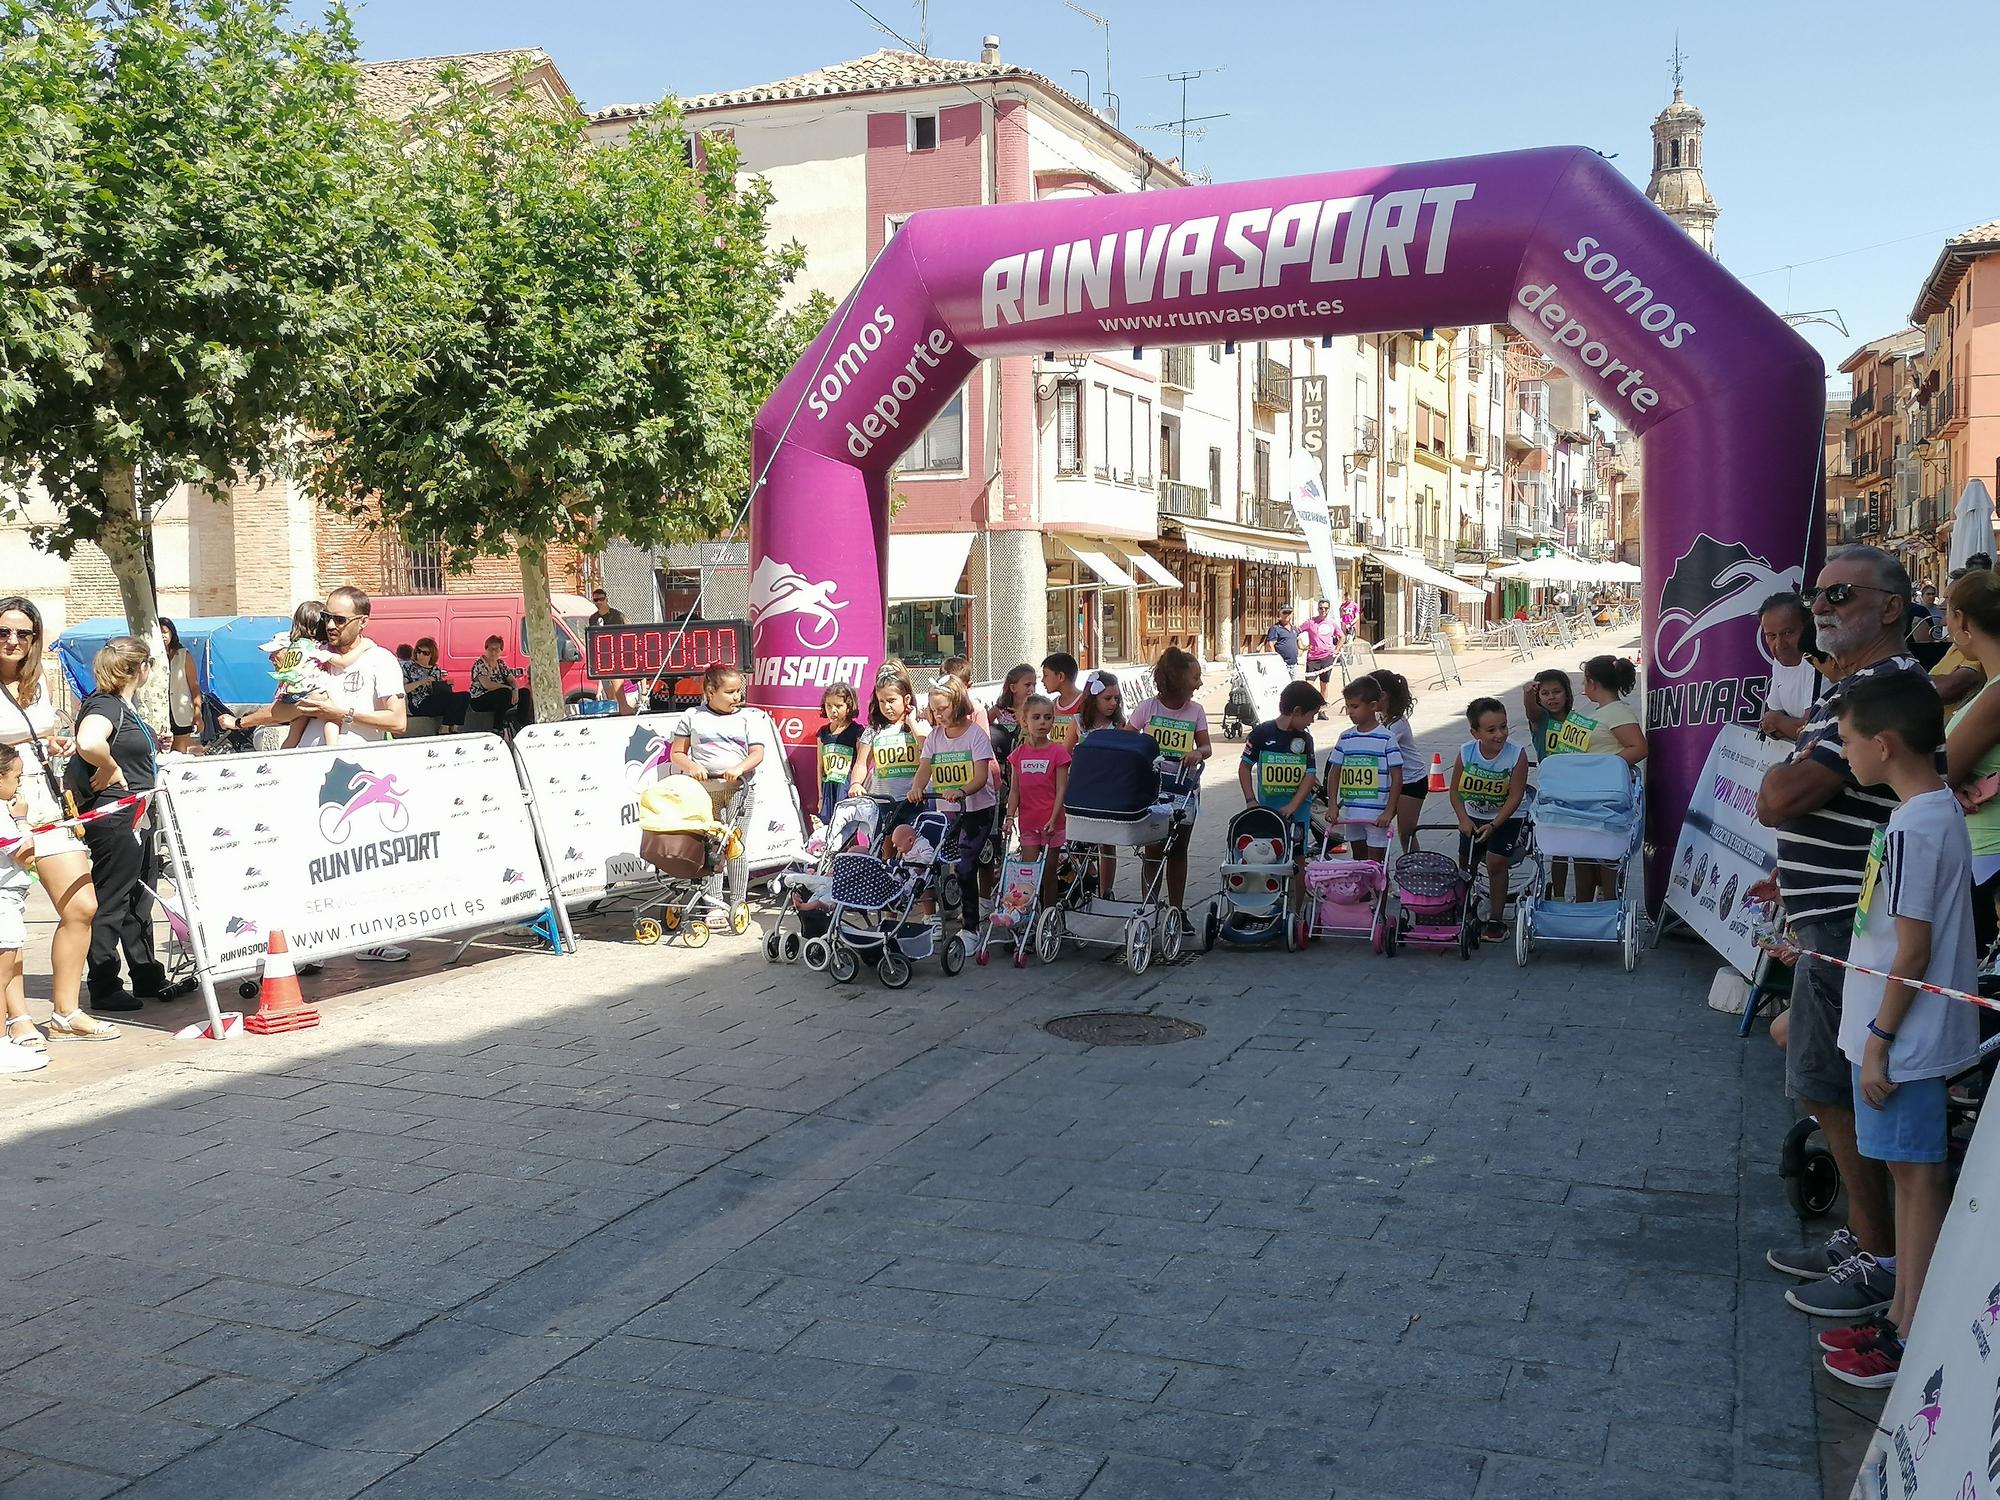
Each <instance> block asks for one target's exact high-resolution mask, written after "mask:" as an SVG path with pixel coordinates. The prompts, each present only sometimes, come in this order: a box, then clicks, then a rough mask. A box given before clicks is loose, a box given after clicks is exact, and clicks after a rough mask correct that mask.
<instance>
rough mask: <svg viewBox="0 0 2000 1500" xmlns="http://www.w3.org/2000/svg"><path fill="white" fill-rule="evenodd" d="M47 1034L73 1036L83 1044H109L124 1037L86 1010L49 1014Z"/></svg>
mask: <svg viewBox="0 0 2000 1500" xmlns="http://www.w3.org/2000/svg"><path fill="white" fill-rule="evenodd" d="M49 1034H50V1035H51V1036H73V1037H76V1038H77V1039H78V1040H79V1041H85V1042H109V1041H114V1040H116V1039H117V1038H118V1037H121V1036H123V1035H124V1033H123V1032H121V1031H120V1030H119V1029H118V1028H117V1027H116V1026H113V1025H112V1024H111V1023H110V1022H109V1021H100V1020H98V1019H97V1017H95V1016H93V1015H91V1014H90V1013H89V1012H88V1011H86V1010H81V1009H79V1010H72V1011H68V1012H64V1011H60V1010H58V1011H51V1012H50V1013H49Z"/></svg>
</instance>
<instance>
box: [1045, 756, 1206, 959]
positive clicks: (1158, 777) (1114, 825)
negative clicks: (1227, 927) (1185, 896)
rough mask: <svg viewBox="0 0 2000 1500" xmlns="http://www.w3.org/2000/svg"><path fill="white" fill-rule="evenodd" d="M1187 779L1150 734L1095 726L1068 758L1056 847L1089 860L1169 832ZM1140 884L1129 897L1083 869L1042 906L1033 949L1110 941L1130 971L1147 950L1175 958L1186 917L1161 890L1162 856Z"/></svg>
mask: <svg viewBox="0 0 2000 1500" xmlns="http://www.w3.org/2000/svg"><path fill="white" fill-rule="evenodd" d="M1195 785H1196V783H1195V776H1194V772H1193V771H1192V770H1190V769H1186V768H1184V767H1183V766H1182V764H1181V763H1180V762H1179V761H1173V760H1162V759H1161V758H1160V751H1159V745H1158V744H1157V743H1156V742H1155V741H1154V739H1153V737H1152V736H1151V735H1147V734H1140V733H1138V732H1137V731H1136V730H1130V729H1099V730H1096V731H1095V732H1093V733H1092V734H1090V735H1089V736H1087V737H1086V738H1085V739H1084V740H1083V742H1082V743H1081V744H1079V745H1078V746H1077V747H1076V749H1075V751H1074V752H1073V753H1072V755H1071V758H1070V768H1069V793H1068V796H1067V797H1066V798H1065V799H1064V803H1065V807H1064V814H1065V820H1066V822H1067V825H1068V828H1067V834H1068V837H1067V841H1066V842H1065V843H1064V845H1063V853H1064V855H1065V856H1066V857H1070V858H1082V859H1084V860H1086V861H1087V863H1088V864H1089V865H1094V864H1095V862H1096V856H1097V855H1098V854H1100V853H1101V852H1103V851H1105V850H1115V849H1130V850H1133V851H1134V852H1137V851H1139V850H1141V849H1144V848H1146V847H1147V846H1148V845H1150V844H1158V843H1161V842H1163V841H1165V840H1167V839H1170V838H1173V837H1175V836H1177V835H1178V834H1179V833H1180V831H1181V830H1182V829H1183V828H1184V827H1186V825H1187V824H1188V822H1189V821H1190V820H1191V819H1192V817H1193V815H1194V798H1195ZM1140 887H1141V888H1140V891H1139V895H1138V899H1137V900H1134V901H1119V900H1116V899H1114V898H1113V897H1111V896H1109V895H1107V894H1105V893H1104V892H1101V891H1099V890H1098V889H1097V886H1096V880H1095V871H1094V870H1087V873H1086V874H1085V876H1084V878H1082V879H1081V880H1078V881H1076V882H1075V883H1074V884H1072V886H1071V888H1070V893H1069V896H1068V897H1067V899H1066V901H1065V903H1064V904H1063V905H1062V906H1060V907H1056V908H1053V909H1051V910H1049V911H1046V912H1044V913H1043V914H1042V924H1043V930H1038V931H1037V933H1036V951H1037V952H1038V953H1041V954H1044V955H1046V958H1047V959H1052V958H1054V956H1055V955H1056V954H1058V953H1060V952H1061V951H1062V942H1063V939H1065V938H1066V939H1068V940H1069V941H1070V942H1073V943H1075V944H1077V945H1078V946H1079V947H1085V946H1091V947H1105V948H1120V949H1123V950H1124V955H1125V966H1126V968H1128V969H1130V970H1131V971H1132V973H1134V974H1143V973H1145V972H1146V969H1147V967H1148V966H1149V965H1150V964H1151V963H1152V961H1153V959H1154V957H1155V954H1156V953H1157V956H1158V957H1159V958H1160V959H1161V960H1162V961H1163V962H1166V963H1177V962H1179V960H1180V956H1181V953H1182V951H1183V950H1184V949H1185V948H1186V946H1187V937H1188V931H1187V917H1186V915H1185V914H1184V913H1183V912H1182V911H1181V909H1180V908H1179V907H1177V906H1175V905H1174V904H1173V903H1172V902H1170V901H1168V900H1167V896H1166V888H1167V872H1166V862H1165V861H1164V860H1162V861H1160V862H1159V863H1158V864H1157V865H1155V866H1154V867H1153V868H1152V870H1151V871H1150V872H1148V873H1146V874H1142V876H1141V878H1140ZM1050 926H1053V928H1054V935H1053V936H1051V935H1050V934H1049V932H1048V931H1047V930H1046V929H1047V928H1049V927H1050ZM1156 945H1157V947H1156Z"/></svg>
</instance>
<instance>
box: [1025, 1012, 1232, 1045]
mask: <svg viewBox="0 0 2000 1500" xmlns="http://www.w3.org/2000/svg"><path fill="white" fill-rule="evenodd" d="M1042 1030H1044V1031H1046V1032H1047V1033H1048V1034H1049V1035H1050V1036H1059V1037H1061V1038H1062V1039H1063V1040H1064V1041H1066V1042H1082V1043H1084V1044H1085V1045H1087V1046H1092V1047H1153V1046H1158V1045H1159V1044H1160V1043H1162V1042H1185V1041H1191V1040H1192V1039H1193V1038H1195V1037H1198V1036H1200V1035H1201V1034H1202V1028H1201V1027H1199V1026H1197V1025H1195V1023H1194V1022H1192V1021H1183V1020H1182V1019H1181V1018H1180V1017H1179V1016H1148V1015H1142V1014H1141V1013H1139V1012H1138V1011H1131V1010H1093V1011H1086V1012H1084V1013H1083V1014H1082V1015H1079V1016H1057V1017H1056V1018H1055V1019H1054V1020H1053V1021H1046V1022H1044V1023H1043V1024H1042Z"/></svg>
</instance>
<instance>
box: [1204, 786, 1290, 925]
mask: <svg viewBox="0 0 2000 1500" xmlns="http://www.w3.org/2000/svg"><path fill="white" fill-rule="evenodd" d="M1224 837H1225V838H1226V839H1227V841H1228V848H1229V856H1228V858H1227V860H1226V861H1225V862H1224V864H1223V866H1222V903H1221V906H1220V908H1219V909H1217V908H1211V909H1210V911H1209V916H1208V923H1209V930H1208V933H1207V938H1208V941H1209V943H1210V944H1211V945H1212V944H1213V943H1214V942H1215V940H1216V939H1217V938H1218V937H1220V938H1221V939H1222V940H1223V941H1224V942H1229V943H1235V944H1238V945H1239V946H1242V947H1256V946H1258V945H1260V944H1263V943H1268V942H1270V941H1271V940H1272V939H1273V938H1275V937H1277V936H1279V935H1280V934H1281V933H1282V934H1283V935H1284V939H1285V946H1286V948H1287V949H1288V950H1291V949H1296V948H1297V947H1298V944H1299V930H1298V928H1297V926H1296V925H1295V922H1294V920H1293V919H1294V917H1295V916H1296V914H1297V912H1298V909H1299V900H1298V892H1297V890H1296V889H1295V886H1296V884H1297V879H1298V871H1297V868H1296V867H1295V866H1294V864H1293V862H1292V837H1293V835H1292V830H1291V827H1290V826H1288V825H1287V823H1286V820H1285V817H1284V815H1283V814H1282V813H1280V812H1278V811H1277V810H1276V809H1275V808H1270V807H1264V806H1262V805H1261V804H1260V805H1258V806H1256V807H1246V808H1244V809H1243V811H1241V812H1240V813H1238V814H1237V815H1236V816H1235V817H1233V818H1231V819H1230V820H1229V829H1228V832H1227V833H1226V834H1225V835H1224Z"/></svg>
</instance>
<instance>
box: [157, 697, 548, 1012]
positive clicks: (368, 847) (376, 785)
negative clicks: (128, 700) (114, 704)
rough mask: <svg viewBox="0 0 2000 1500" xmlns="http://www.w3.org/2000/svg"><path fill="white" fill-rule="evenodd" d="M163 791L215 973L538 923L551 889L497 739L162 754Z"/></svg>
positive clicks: (192, 916) (199, 932) (202, 945)
mask: <svg viewBox="0 0 2000 1500" xmlns="http://www.w3.org/2000/svg"><path fill="white" fill-rule="evenodd" d="M160 790H161V792H162V793H163V794H164V796H165V798H166V802H167V806H168V810H169V812H170V813H171V815H172V817H173V820H174V824H175V828H176V831H177V835H178V843H179V848H180V857H181V859H182V860H183V861H184V868H183V870H182V872H181V875H182V885H181V888H182V890H183V891H185V892H187V893H188V904H189V907H190V910H189V912H188V917H189V920H190V921H191V922H192V923H193V924H194V925H195V928H196V937H197V939H198V942H199V947H198V952H199V953H200V954H201V955H202V956H203V958H204V960H205V963H206V972H207V975H208V977H209V978H211V979H226V978H231V977H234V976H237V975H246V974H255V973H258V972H259V971H260V969H261V968H262V966H263V962H264V949H265V944H266V942H267V940H268V939H269V936H270V933H271V930H272V929H273V928H280V929H282V930H283V931H284V934H285V937H286V940H287V941H288V942H289V944H290V945H291V950H292V953H293V955H294V957H295V958H298V959H301V960H303V959H310V958H324V957H327V956H329V955H332V954H337V953H354V952H358V951H360V950H361V949H364V948H375V947H380V946H383V945H385V944H394V943H402V942H406V941H408V940H410V939H412V938H421V937H438V936H441V935H443V934H446V933H454V932H460V933H462V932H473V931H478V930H480V929H482V928H494V927H501V926H505V925H507V924H508V923H511V922H520V921H526V920H531V919H532V918H534V917H535V916H536V915H538V914H539V913H540V912H541V911H542V910H543V908H545V907H546V906H548V904H549V902H550V899H551V892H550V889H549V884H548V877H547V874H546V872H545V871H544V869H543V866H542V858H541V854H540V852H539V851H538V849H537V848H536V845H535V830H534V825H533V823H532V822H531V821H530V819H529V814H528V806H527V802H526V800H525V799H524V798H523V796H522V793H521V782H520V777H519V775H518V773H517V772H516V770H515V766H514V759H513V757H512V756H511V755H509V754H508V753H507V747H506V745H505V744H504V743H502V742H501V740H500V739H499V738H498V737H497V736H494V735H490V734H460V735H451V736H448V737H446V738H443V739H419V740H379V741H372V742H369V741H361V742H355V743H350V744H344V745H337V746H333V747H331V748H327V749H312V750H279V751H273V752H272V753H270V754H268V755H257V754H247V755H224V756H213V757H203V758H198V759H179V758H176V759H174V760H171V761H169V762H168V763H166V764H165V765H164V766H162V768H161V777H160Z"/></svg>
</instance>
